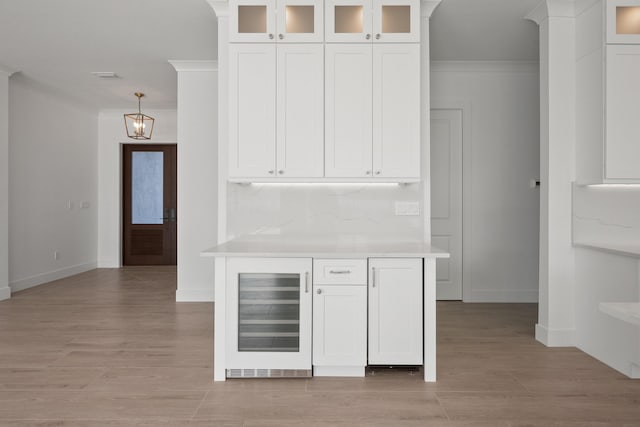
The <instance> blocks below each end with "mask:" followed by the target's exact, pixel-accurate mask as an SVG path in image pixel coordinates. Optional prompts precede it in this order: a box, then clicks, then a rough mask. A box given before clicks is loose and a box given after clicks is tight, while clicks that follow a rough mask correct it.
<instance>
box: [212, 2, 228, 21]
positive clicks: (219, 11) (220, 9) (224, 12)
mask: <svg viewBox="0 0 640 427" xmlns="http://www.w3.org/2000/svg"><path fill="white" fill-rule="evenodd" d="M207 3H209V6H211V8H212V9H213V11H214V12H215V13H216V16H217V17H218V18H220V17H223V16H229V1H228V0H207Z"/></svg>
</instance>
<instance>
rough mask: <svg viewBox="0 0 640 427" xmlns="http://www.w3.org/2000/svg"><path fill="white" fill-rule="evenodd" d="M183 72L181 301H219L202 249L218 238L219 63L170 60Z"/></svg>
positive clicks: (180, 115) (180, 84)
mask: <svg viewBox="0 0 640 427" xmlns="http://www.w3.org/2000/svg"><path fill="white" fill-rule="evenodd" d="M170 63H171V65H173V66H174V68H175V69H176V71H177V72H178V213H177V216H178V289H177V291H176V301H213V298H214V290H213V280H214V271H213V266H212V265H211V260H210V259H207V258H202V257H200V252H201V251H203V250H204V249H207V248H208V247H211V246H213V245H215V243H216V242H217V231H216V221H217V164H218V155H217V145H218V144H217V141H218V134H217V117H218V94H217V86H218V67H217V63H216V62H215V61H170Z"/></svg>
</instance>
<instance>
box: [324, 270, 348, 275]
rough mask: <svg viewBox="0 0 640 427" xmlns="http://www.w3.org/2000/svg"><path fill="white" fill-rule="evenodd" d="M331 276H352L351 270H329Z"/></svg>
mask: <svg viewBox="0 0 640 427" xmlns="http://www.w3.org/2000/svg"><path fill="white" fill-rule="evenodd" d="M329 274H351V270H329Z"/></svg>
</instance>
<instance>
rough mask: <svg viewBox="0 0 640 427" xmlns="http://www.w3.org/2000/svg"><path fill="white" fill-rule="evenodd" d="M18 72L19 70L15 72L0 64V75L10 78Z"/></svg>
mask: <svg viewBox="0 0 640 427" xmlns="http://www.w3.org/2000/svg"><path fill="white" fill-rule="evenodd" d="M18 72H20V70H16V69H13V68H11V67H7V66H5V65H2V64H0V75H3V76H7V77H11V75H12V74H15V73H18Z"/></svg>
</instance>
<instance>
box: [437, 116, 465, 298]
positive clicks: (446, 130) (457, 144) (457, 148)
mask: <svg viewBox="0 0 640 427" xmlns="http://www.w3.org/2000/svg"><path fill="white" fill-rule="evenodd" d="M431 241H432V243H433V245H434V246H436V247H438V248H440V249H444V250H445V251H447V252H449V253H450V254H451V256H450V258H448V259H445V258H443V259H438V260H437V265H436V298H437V299H438V300H461V299H462V110H460V109H442V110H431Z"/></svg>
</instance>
